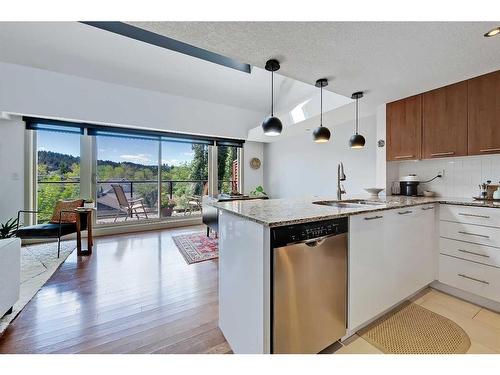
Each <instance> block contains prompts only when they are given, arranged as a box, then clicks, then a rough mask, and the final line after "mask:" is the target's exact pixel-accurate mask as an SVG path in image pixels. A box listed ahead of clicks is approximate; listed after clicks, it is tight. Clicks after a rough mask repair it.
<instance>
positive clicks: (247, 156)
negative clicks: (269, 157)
mask: <svg viewBox="0 0 500 375" xmlns="http://www.w3.org/2000/svg"><path fill="white" fill-rule="evenodd" d="M252 158H259V159H260V161H261V163H262V164H261V167H260V168H259V169H252V168H251V167H250V160H252ZM259 185H264V147H263V144H262V143H260V142H245V145H244V147H243V193H244V194H248V193H250V192H251V191H252V190H254V189H255V187H257V186H259Z"/></svg>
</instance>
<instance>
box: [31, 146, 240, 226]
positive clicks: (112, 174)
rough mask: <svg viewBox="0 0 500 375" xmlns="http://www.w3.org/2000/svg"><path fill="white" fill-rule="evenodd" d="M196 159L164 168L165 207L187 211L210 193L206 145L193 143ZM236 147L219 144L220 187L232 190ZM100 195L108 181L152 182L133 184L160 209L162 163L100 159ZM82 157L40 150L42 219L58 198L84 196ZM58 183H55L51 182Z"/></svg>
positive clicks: (49, 214) (149, 203) (46, 218)
mask: <svg viewBox="0 0 500 375" xmlns="http://www.w3.org/2000/svg"><path fill="white" fill-rule="evenodd" d="M192 150H193V152H194V155H193V159H192V160H191V161H189V162H184V163H182V164H181V165H176V166H170V165H167V164H163V165H162V167H161V177H162V181H174V182H173V183H172V198H170V183H168V182H162V184H163V185H162V197H161V208H165V207H167V206H168V205H172V204H175V207H176V209H177V210H180V211H182V210H186V209H187V208H188V201H189V200H190V199H192V197H195V196H201V195H202V194H203V193H206V191H205V190H204V184H205V183H206V181H207V180H208V152H207V146H205V145H192ZM236 155H237V152H236V149H235V148H234V147H219V153H218V164H219V175H218V179H219V180H223V181H224V182H221V181H219V189H220V191H221V192H231V183H230V182H225V181H229V180H231V179H232V163H233V161H234V160H236ZM97 179H98V182H100V184H98V187H97V190H98V192H97V193H98V197H99V194H102V193H103V186H106V187H109V184H102V183H103V182H106V181H122V180H124V181H148V182H146V183H142V182H141V183H139V182H136V183H134V184H133V191H134V196H139V197H142V198H144V205H145V206H146V207H147V208H149V209H152V210H154V211H156V209H157V207H156V206H157V200H158V184H157V180H158V166H157V165H142V164H136V163H130V162H121V163H118V162H114V161H109V160H99V161H98V163H97ZM79 180H80V158H78V157H74V156H71V155H65V154H59V153H55V152H50V151H39V152H38V197H37V201H38V210H39V211H40V213H39V215H38V222H47V221H49V220H50V218H51V217H52V212H53V209H54V207H55V205H56V203H57V201H58V200H61V199H63V200H65V199H74V198H77V197H79V196H80V185H79ZM182 180H201V181H200V182H175V181H182ZM50 182H55V183H50ZM57 182H62V183H57Z"/></svg>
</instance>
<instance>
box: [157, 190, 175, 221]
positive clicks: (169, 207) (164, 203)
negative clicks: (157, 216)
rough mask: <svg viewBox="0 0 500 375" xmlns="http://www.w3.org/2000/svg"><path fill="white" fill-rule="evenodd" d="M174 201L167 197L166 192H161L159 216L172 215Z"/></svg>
mask: <svg viewBox="0 0 500 375" xmlns="http://www.w3.org/2000/svg"><path fill="white" fill-rule="evenodd" d="M175 205H176V203H175V201H174V200H173V199H171V198H169V197H168V195H167V194H162V199H161V205H160V213H161V217H168V216H172V214H173V212H174V207H175Z"/></svg>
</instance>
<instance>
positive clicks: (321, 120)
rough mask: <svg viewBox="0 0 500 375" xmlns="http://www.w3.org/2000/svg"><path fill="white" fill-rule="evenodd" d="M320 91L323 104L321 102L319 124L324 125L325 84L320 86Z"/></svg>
mask: <svg viewBox="0 0 500 375" xmlns="http://www.w3.org/2000/svg"><path fill="white" fill-rule="evenodd" d="M320 90H321V91H320V93H321V95H320V96H321V104H320V109H321V111H320V113H319V126H323V85H321V88H320Z"/></svg>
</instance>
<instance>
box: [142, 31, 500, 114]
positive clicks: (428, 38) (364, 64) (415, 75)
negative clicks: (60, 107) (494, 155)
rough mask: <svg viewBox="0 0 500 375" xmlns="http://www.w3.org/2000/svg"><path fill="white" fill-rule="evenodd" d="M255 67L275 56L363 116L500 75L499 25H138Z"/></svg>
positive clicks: (289, 72)
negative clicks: (358, 96)
mask: <svg viewBox="0 0 500 375" xmlns="http://www.w3.org/2000/svg"><path fill="white" fill-rule="evenodd" d="M132 24H134V25H135V26H139V27H142V28H144V29H147V30H150V31H153V32H156V33H159V34H164V35H168V36H169V37H172V38H174V39H178V40H181V41H183V42H187V43H190V44H193V45H196V46H198V47H201V48H205V49H208V50H211V51H214V52H217V53H220V54H223V55H226V56H229V57H232V58H235V59H237V60H240V61H242V62H246V63H249V64H251V65H254V66H259V67H262V66H263V65H264V64H265V61H266V60H267V59H269V58H270V57H274V58H277V59H278V60H279V61H280V62H281V67H282V68H281V73H282V74H284V75H286V76H288V77H291V78H295V79H297V80H300V81H303V82H308V83H313V82H314V81H315V80H316V79H317V78H319V77H327V78H329V79H330V80H331V81H330V85H329V86H328V87H327V89H328V90H331V91H333V92H336V93H339V94H342V95H345V96H350V95H351V93H353V92H355V91H359V90H363V91H366V96H365V98H363V99H362V100H363V104H362V105H361V106H360V107H361V109H360V110H361V112H365V113H368V112H371V113H373V112H374V108H375V106H377V105H380V104H383V103H386V102H389V101H392V100H395V99H398V98H402V97H406V96H409V95H412V94H416V93H420V92H423V91H427V90H430V89H433V88H437V87H440V86H444V85H446V84H449V83H453V82H457V81H460V80H464V79H467V78H470V77H473V76H477V75H480V74H483V73H487V72H490V71H494V70H498V69H500V36H497V37H493V38H485V37H483V34H484V33H485V32H486V31H488V30H489V29H491V28H493V27H496V26H499V22H133V23H132Z"/></svg>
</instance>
